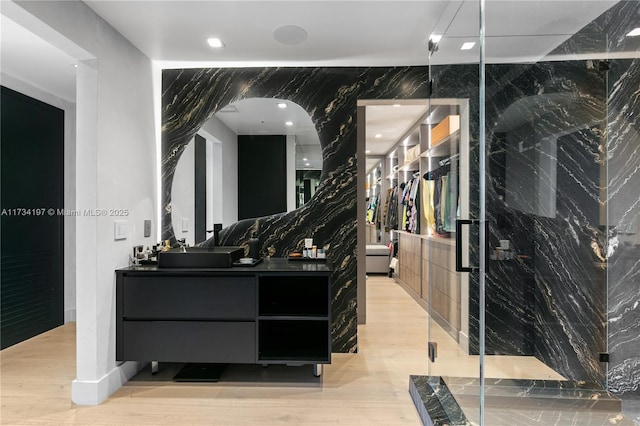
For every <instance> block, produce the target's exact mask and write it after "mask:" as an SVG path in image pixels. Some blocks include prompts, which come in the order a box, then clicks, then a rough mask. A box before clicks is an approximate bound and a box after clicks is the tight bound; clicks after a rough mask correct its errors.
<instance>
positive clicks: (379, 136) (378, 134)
mask: <svg viewBox="0 0 640 426" xmlns="http://www.w3.org/2000/svg"><path fill="white" fill-rule="evenodd" d="M374 137H375V138H376V139H380V138H381V137H382V133H376V135H375V136H374Z"/></svg>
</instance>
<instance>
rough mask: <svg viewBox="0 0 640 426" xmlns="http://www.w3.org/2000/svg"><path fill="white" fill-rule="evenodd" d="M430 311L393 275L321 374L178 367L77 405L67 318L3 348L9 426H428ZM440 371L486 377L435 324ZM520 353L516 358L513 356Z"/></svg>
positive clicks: (502, 369)
mask: <svg viewBox="0 0 640 426" xmlns="http://www.w3.org/2000/svg"><path fill="white" fill-rule="evenodd" d="M427 324H428V321H427V314H426V312H425V311H424V310H423V309H422V308H421V307H420V306H418V304H417V303H416V302H415V301H414V300H413V299H412V298H411V297H410V296H409V295H408V294H407V293H406V292H405V291H404V290H403V289H402V288H401V287H400V286H398V285H397V284H396V283H395V282H394V281H393V280H391V279H389V278H386V277H384V276H370V277H369V279H368V281H367V324H366V325H361V326H359V328H358V340H359V353H357V354H333V356H332V364H331V365H326V366H325V368H324V374H323V376H322V377H321V378H315V377H313V375H312V369H311V368H310V366H303V367H294V366H291V367H287V366H269V367H268V368H262V367H261V366H230V368H229V369H228V370H227V371H226V372H225V374H224V376H223V380H222V381H221V382H218V383H188V384H187V383H175V382H173V381H171V377H172V375H173V373H174V372H175V366H173V365H163V364H161V365H160V367H161V370H160V373H159V374H158V375H157V376H151V375H150V373H149V370H148V368H146V369H145V370H143V371H142V372H140V374H139V375H138V376H136V377H135V378H134V379H133V380H131V381H129V382H128V383H127V384H126V385H125V386H123V387H122V388H120V389H119V390H118V391H117V392H116V393H114V394H113V395H112V396H111V397H110V398H109V399H108V400H107V401H105V402H104V403H102V404H101V405H98V406H94V407H84V406H77V405H75V404H73V403H72V402H71V398H70V393H71V381H72V380H73V379H74V378H75V375H76V371H75V365H76V363H75V326H74V324H67V325H64V326H62V327H59V328H57V329H55V330H52V331H50V332H47V333H45V334H43V335H41V336H38V337H35V338H33V339H30V340H28V341H26V342H23V343H20V344H18V345H15V346H13V347H10V348H8V349H5V350H4V351H2V352H0V356H1V370H0V374H1V376H0V381H1V394H0V401H1V407H0V408H1V412H0V420H1V424H3V425H31V424H37V425H323V424H344V425H420V424H421V422H420V420H419V417H418V414H417V411H416V409H415V407H414V405H413V402H412V401H411V398H410V396H409V393H408V383H409V375H411V374H428V373H429V368H430V366H429V363H428V361H427V349H426V348H427ZM432 333H433V334H432V338H433V339H435V340H438V345H439V354H438V356H439V357H438V359H437V361H436V363H434V364H433V365H432V366H431V373H432V374H435V375H437V374H441V375H456V376H472V377H473V376H477V374H478V373H477V372H478V365H477V363H478V360H477V357H470V356H467V355H465V354H464V353H463V352H462V351H460V350H459V349H458V348H457V344H456V343H455V342H453V340H451V339H450V338H449V337H448V336H447V335H446V333H444V332H443V331H442V330H441V329H439V328H437V327H435V328H434V329H432ZM491 358H493V359H491V360H488V361H487V375H488V376H491V377H514V378H516V377H517V378H559V376H558V375H557V374H555V373H554V372H553V371H552V370H550V369H548V368H547V367H546V366H544V365H543V364H541V363H540V362H538V361H537V360H535V359H534V358H523V357H491ZM511 358H513V359H511Z"/></svg>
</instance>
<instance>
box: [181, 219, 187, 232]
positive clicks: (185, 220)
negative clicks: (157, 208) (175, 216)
mask: <svg viewBox="0 0 640 426" xmlns="http://www.w3.org/2000/svg"><path fill="white" fill-rule="evenodd" d="M182 232H189V218H188V217H183V218H182Z"/></svg>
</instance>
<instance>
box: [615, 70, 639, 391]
mask: <svg viewBox="0 0 640 426" xmlns="http://www.w3.org/2000/svg"><path fill="white" fill-rule="evenodd" d="M638 87H640V59H636V60H633V61H630V60H626V61H624V60H615V61H612V62H611V69H610V71H609V98H608V107H609V108H608V114H607V122H608V123H609V124H608V138H607V158H608V164H607V171H608V198H607V205H608V217H609V225H610V228H609V235H608V237H609V241H608V243H609V245H608V248H607V250H608V256H607V275H608V277H607V278H608V291H607V327H608V329H607V331H608V333H607V335H608V339H609V347H608V351H609V354H610V358H609V359H610V361H609V368H608V371H607V380H608V387H609V389H610V390H611V391H613V392H615V393H618V394H635V395H640V93H639V92H638Z"/></svg>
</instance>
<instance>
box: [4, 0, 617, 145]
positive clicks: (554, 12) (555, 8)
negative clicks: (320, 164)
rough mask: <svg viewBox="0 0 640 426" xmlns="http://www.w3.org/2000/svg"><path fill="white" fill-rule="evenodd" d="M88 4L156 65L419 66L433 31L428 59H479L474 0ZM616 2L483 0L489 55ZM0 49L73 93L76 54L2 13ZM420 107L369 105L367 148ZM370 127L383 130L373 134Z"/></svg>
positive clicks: (59, 91)
mask: <svg viewBox="0 0 640 426" xmlns="http://www.w3.org/2000/svg"><path fill="white" fill-rule="evenodd" d="M5 1H6V0H3V3H4V2H5ZM85 3H86V4H87V5H88V6H89V7H91V8H92V9H93V10H94V11H95V12H96V13H97V14H99V15H100V16H101V17H103V18H104V19H105V20H106V21H107V22H108V23H110V24H111V25H112V26H113V27H114V28H115V29H116V30H118V31H119V32H120V33H121V34H122V35H124V36H125V37H126V38H127V39H128V40H130V41H131V43H133V44H134V45H135V46H137V47H138V49H140V50H141V51H142V52H143V53H144V54H145V55H146V56H148V57H149V58H150V59H151V60H153V61H155V62H156V63H157V64H159V65H160V66H162V67H202V66H276V65H277V66H293V65H295V66H390V65H426V64H427V60H428V54H427V40H428V38H429V36H430V35H431V34H434V33H437V34H442V35H443V39H442V40H441V41H440V42H439V45H438V47H439V49H438V51H437V52H436V53H435V54H434V55H433V57H432V58H431V63H432V64H445V63H477V62H478V58H479V50H478V45H477V44H476V45H475V46H474V47H473V48H472V49H471V50H466V51H462V50H460V46H461V45H462V43H463V42H466V41H477V38H478V28H479V19H478V13H479V2H478V1H477V0H466V1H462V0H457V1H455V0H426V1H397V0H393V1H364V0H347V1H344V0H343V1H333V0H324V1H311V0H302V1H268V0H264V1H244V0H237V1H151V0H142V1H128V0H121V1H113V0H108V1H93V0H86V1H85ZM615 3H617V1H611V0H590V1H579V2H578V1H573V0H565V1H558V0H534V1H528V0H511V1H498V0H487V2H486V28H487V30H486V49H485V55H486V60H487V62H488V63H492V62H501V63H502V62H523V61H524V62H534V61H537V60H540V59H541V58H543V57H545V55H547V54H548V53H549V52H551V51H552V50H553V49H555V48H556V47H557V46H558V45H559V44H560V43H562V42H563V41H565V40H566V39H568V38H569V37H570V36H571V35H573V34H575V33H576V32H577V31H578V30H580V29H581V28H583V27H584V26H585V25H586V24H587V23H589V22H591V21H592V20H593V19H595V18H596V17H598V16H599V15H600V14H602V13H603V12H604V11H606V10H607V9H609V8H610V7H611V6H613V5H614V4H615ZM2 13H4V9H3V11H2ZM285 26H289V27H285ZM282 27H285V28H284V29H288V30H289V31H288V32H287V31H283V28H282ZM291 27H298V31H297V32H296V31H291V29H292V28H291ZM293 30H296V28H293ZM283 34H284V36H283ZM305 35H306V38H305V37H304V36H305ZM211 36H217V37H220V38H221V39H222V40H223V41H224V43H225V47H224V48H222V49H217V50H215V49H212V48H211V47H209V46H208V45H207V43H206V38H207V37H211ZM293 36H302V38H301V39H298V40H294V37H293ZM283 37H284V38H283ZM296 42H297V43H296ZM1 53H2V62H1V64H2V72H3V73H5V74H8V75H11V76H13V77H15V78H18V79H21V80H23V81H26V82H28V83H30V84H33V85H35V86H37V87H41V88H43V89H45V90H48V91H49V92H53V93H54V94H56V95H58V96H60V97H62V98H64V99H68V100H73V99H75V72H74V69H73V67H72V65H70V64H72V63H73V58H70V57H68V56H67V55H65V54H64V53H62V52H60V51H56V49H55V48H53V47H52V46H50V45H48V43H46V41H44V40H39V39H37V37H35V36H33V35H29V34H28V32H26V33H25V30H24V29H22V28H20V27H19V26H17V25H15V24H13V23H12V22H10V21H8V20H6V18H5V17H3V20H2V45H1ZM381 108H385V109H381ZM261 113H262V115H263V116H265V114H267V113H268V112H267V111H262V112H261ZM420 114H421V109H420V108H418V107H416V106H413V107H412V108H409V107H408V106H407V108H404V107H403V108H394V107H393V106H391V105H387V106H385V107H382V106H376V107H375V108H374V107H373V106H367V116H368V120H367V148H368V149H371V150H372V151H373V152H374V153H377V152H385V151H384V150H385V149H387V150H388V149H389V146H392V145H393V143H392V141H395V142H397V141H398V140H399V138H400V137H402V135H403V134H404V132H405V131H406V123H407V122H415V120H416V119H417V118H418V116H419V115H420ZM259 115H260V114H258V116H259ZM248 117H249V116H248ZM369 117H370V119H369ZM391 117H393V118H391ZM227 118H228V117H227ZM234 119H235V120H240V116H238V117H236V118H234ZM383 119H384V120H386V121H388V120H389V119H393V120H394V122H395V124H394V125H393V126H390V125H388V123H386V122H383ZM246 121H247V122H246V123H244V124H243V125H248V124H249V123H250V122H251V123H254V122H255V116H254V115H252V116H250V118H247V120H246ZM235 125H240V124H238V123H236V124H235ZM369 126H371V128H369ZM374 126H377V127H376V128H375V129H374ZM391 128H395V129H396V132H395V134H394V132H390V131H389V129H391ZM289 130H290V129H289ZM385 130H386V131H385ZM376 133H382V134H383V138H381V139H380V140H378V139H375V138H373V135H375V134H376ZM302 138H303V137H302V136H301V139H302Z"/></svg>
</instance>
